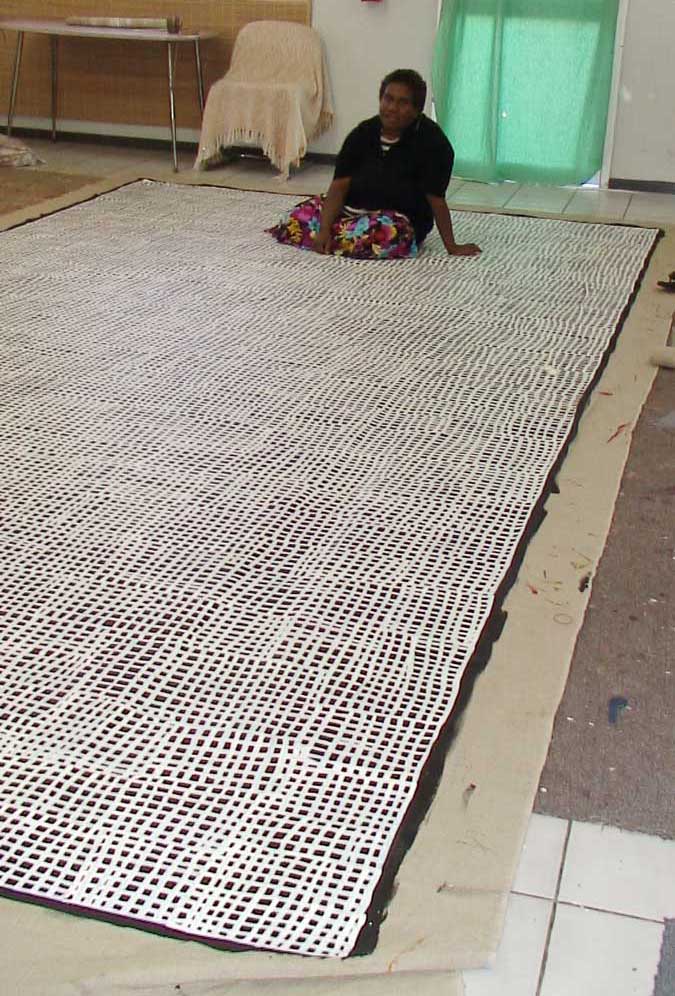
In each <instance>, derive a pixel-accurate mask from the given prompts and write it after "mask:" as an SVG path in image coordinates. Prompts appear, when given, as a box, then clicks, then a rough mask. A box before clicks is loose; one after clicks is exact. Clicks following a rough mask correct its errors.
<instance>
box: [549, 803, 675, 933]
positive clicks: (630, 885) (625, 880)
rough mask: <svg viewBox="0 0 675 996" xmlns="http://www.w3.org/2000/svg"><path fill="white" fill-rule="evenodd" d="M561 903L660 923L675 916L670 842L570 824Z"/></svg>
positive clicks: (674, 845) (674, 854)
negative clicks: (644, 918) (591, 907)
mask: <svg viewBox="0 0 675 996" xmlns="http://www.w3.org/2000/svg"><path fill="white" fill-rule="evenodd" d="M559 899H560V901H562V902H570V903H578V904H580V905H582V906H593V907H596V908H598V909H603V910H612V911H614V912H616V913H626V914H629V915H631V916H641V917H646V918H648V919H651V920H662V919H664V918H665V917H673V916H675V841H672V840H661V838H659V837H650V836H648V835H647V834H642V833H629V832H628V831H627V830H618V829H616V828H615V827H603V826H599V825H597V824H593V823H577V822H574V823H573V824H572V832H571V834H570V840H569V844H568V847H567V857H566V859H565V868H564V870H563V876H562V881H561V884H560V896H559Z"/></svg>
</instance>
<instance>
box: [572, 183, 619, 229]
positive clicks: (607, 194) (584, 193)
mask: <svg viewBox="0 0 675 996" xmlns="http://www.w3.org/2000/svg"><path fill="white" fill-rule="evenodd" d="M630 199H631V194H629V193H627V192H626V191H624V190H577V191H576V193H575V194H574V196H573V197H572V199H571V201H570V202H569V204H568V205H567V207H566V208H565V212H564V213H565V214H573V215H576V216H577V217H582V218H591V219H594V218H598V219H599V220H602V221H621V220H622V218H623V216H624V215H625V213H626V209H627V208H628V205H629V204H630Z"/></svg>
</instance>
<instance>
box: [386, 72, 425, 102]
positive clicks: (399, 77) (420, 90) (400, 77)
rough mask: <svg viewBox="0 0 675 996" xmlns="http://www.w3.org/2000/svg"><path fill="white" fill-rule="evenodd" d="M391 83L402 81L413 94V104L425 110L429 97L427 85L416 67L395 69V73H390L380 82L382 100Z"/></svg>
mask: <svg viewBox="0 0 675 996" xmlns="http://www.w3.org/2000/svg"><path fill="white" fill-rule="evenodd" d="M390 83H401V84H402V85H403V86H407V87H408V89H409V90H410V93H411V95H412V102H413V106H414V108H415V110H416V111H423V110H424V105H425V103H426V99H427V85H426V83H425V82H424V80H423V79H422V77H421V76H420V74H419V73H417V72H415V70H414V69H395V70H394V71H393V73H388V74H387V75H386V76H385V77H384V79H383V80H382V82H381V83H380V100H382V97H383V96H384V91H385V90H386V89H387V87H388V86H389V84H390Z"/></svg>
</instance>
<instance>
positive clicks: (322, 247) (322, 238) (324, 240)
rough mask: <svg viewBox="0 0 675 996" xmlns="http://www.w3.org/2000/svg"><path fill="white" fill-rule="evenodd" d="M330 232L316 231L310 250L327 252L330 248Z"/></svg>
mask: <svg viewBox="0 0 675 996" xmlns="http://www.w3.org/2000/svg"><path fill="white" fill-rule="evenodd" d="M330 243H331V233H330V232H317V233H316V236H315V238H314V242H313V243H312V250H313V251H314V252H318V253H321V254H324V253H327V252H328V250H329V249H330Z"/></svg>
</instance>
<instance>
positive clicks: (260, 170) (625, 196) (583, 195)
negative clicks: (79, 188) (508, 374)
mask: <svg viewBox="0 0 675 996" xmlns="http://www.w3.org/2000/svg"><path fill="white" fill-rule="evenodd" d="M29 144H30V146H31V148H32V149H34V151H35V152H37V153H38V155H40V156H41V157H42V158H43V159H44V160H45V166H43V167H41V168H43V169H51V170H57V171H61V172H72V173H92V174H97V175H99V176H107V175H109V174H114V173H116V172H119V171H121V170H128V169H138V170H139V173H140V174H142V173H143V171H144V170H147V171H152V172H153V173H157V171H160V172H162V173H163V174H165V177H164V178H165V179H167V180H170V179H172V178H177V179H179V180H181V181H183V182H185V181H186V180H187V181H192V182H196V183H215V184H219V183H224V184H232V185H233V186H242V187H245V186H250V187H253V188H263V189H265V188H267V189H270V190H278V191H279V192H290V193H294V192H297V193H308V194H310V193H317V192H320V191H323V190H325V189H326V188H327V187H328V184H329V183H330V178H331V174H332V170H331V167H330V166H325V165H317V164H316V163H311V162H308V163H305V164H304V165H303V166H301V168H300V169H298V170H293V172H292V174H291V177H290V179H289V181H288V182H286V183H282V182H280V181H279V180H278V179H277V174H276V171H275V170H273V169H272V167H271V166H270V165H269V164H268V163H267V162H265V161H261V160H256V159H239V160H236V161H235V162H233V163H232V164H231V165H229V166H223V167H221V168H218V169H215V170H209V171H208V172H193V171H192V164H193V162H194V156H193V154H192V153H191V152H185V151H181V152H179V157H178V160H179V174H178V176H177V177H176V174H174V173H173V172H172V170H171V164H170V154H169V152H168V150H167V149H164V148H159V149H145V148H133V147H126V146H121V145H102V144H100V143H94V142H85V141H77V142H69V141H58V142H55V143H54V142H51V141H49V140H48V139H30V140H29ZM448 200H449V202H450V204H451V206H452V205H456V206H457V207H458V208H471V207H475V208H498V209H500V210H506V211H513V212H516V213H520V212H524V213H534V214H556V215H557V214H563V215H570V216H575V217H583V218H589V219H592V220H598V221H622V220H623V221H628V222H633V223H640V222H647V223H650V224H654V223H659V224H662V225H669V224H670V225H672V224H675V195H674V194H642V193H630V192H628V191H622V190H591V189H588V188H583V189H575V188H573V187H546V186H529V187H528V186H524V185H521V184H519V183H509V182H507V183H495V184H492V183H475V182H473V181H469V180H461V179H460V178H454V179H453V180H452V182H451V184H450V188H449V191H448Z"/></svg>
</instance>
